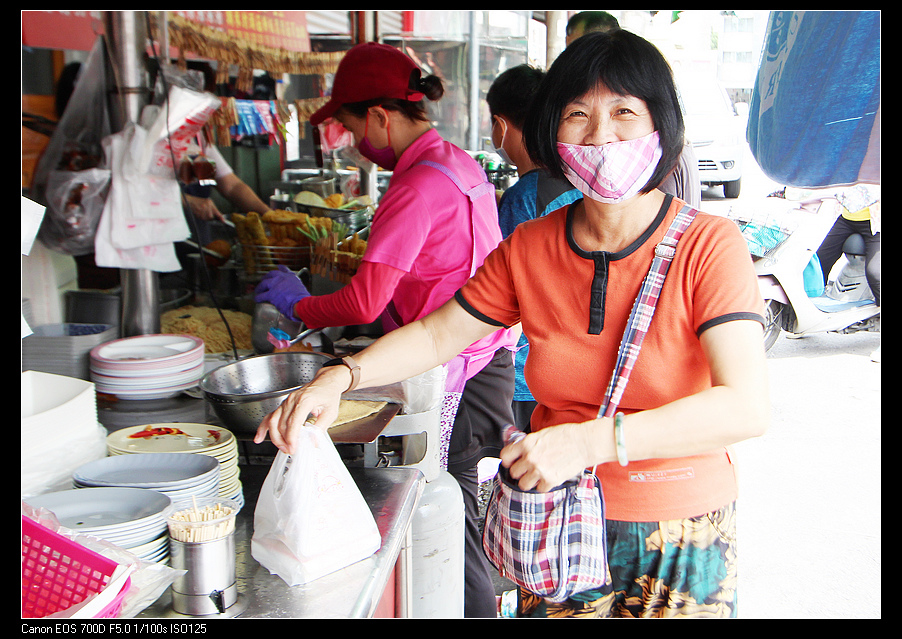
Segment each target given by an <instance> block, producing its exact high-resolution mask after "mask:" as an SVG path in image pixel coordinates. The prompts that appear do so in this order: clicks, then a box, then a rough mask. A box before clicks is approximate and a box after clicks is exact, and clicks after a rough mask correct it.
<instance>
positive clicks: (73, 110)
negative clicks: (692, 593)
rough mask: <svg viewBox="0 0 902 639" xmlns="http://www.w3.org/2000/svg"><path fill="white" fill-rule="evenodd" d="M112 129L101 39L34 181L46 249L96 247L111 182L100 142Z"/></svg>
mask: <svg viewBox="0 0 902 639" xmlns="http://www.w3.org/2000/svg"><path fill="white" fill-rule="evenodd" d="M110 133H111V128H110V118H109V109H108V107H107V53H106V49H105V48H104V44H103V39H102V38H97V41H96V42H95V44H94V48H93V49H92V50H91V53H90V54H89V55H88V59H87V60H86V61H85V63H84V64H83V65H82V67H81V70H80V71H79V74H78V82H77V83H76V85H75V88H74V90H73V91H72V96H71V97H70V98H69V102H68V103H67V105H66V109H65V111H64V112H63V114H62V116H61V117H60V121H59V122H58V123H57V125H56V129H55V130H54V132H53V135H52V136H51V137H50V141H49V142H48V143H47V147H46V148H45V149H44V153H43V154H42V155H41V157H40V159H39V160H38V163H37V166H36V167H35V175H34V179H33V180H32V184H31V195H30V197H31V199H33V200H34V201H35V202H38V203H40V204H43V205H44V206H46V207H47V212H46V215H44V220H43V222H42V224H41V228H40V231H39V233H38V238H39V239H40V240H41V242H42V243H43V244H44V245H45V246H47V247H48V248H50V249H53V250H54V251H57V252H59V253H63V254H65V255H86V254H88V253H91V252H92V251H93V250H94V235H95V233H96V231H97V226H98V224H99V222H100V215H101V211H102V210H103V202H104V198H105V196H106V190H107V187H108V186H109V181H110V172H109V171H108V170H106V166H105V165H104V162H103V151H102V148H101V141H102V140H103V139H104V138H105V137H106V136H108V135H109V134H110Z"/></svg>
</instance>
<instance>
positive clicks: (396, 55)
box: [310, 42, 424, 126]
mask: <svg viewBox="0 0 902 639" xmlns="http://www.w3.org/2000/svg"><path fill="white" fill-rule="evenodd" d="M413 72H416V74H417V75H416V77H417V78H419V76H420V68H419V67H418V66H417V65H416V64H415V63H414V61H413V60H411V59H410V58H409V57H408V56H406V55H405V54H403V53H402V52H400V51H398V50H397V49H395V48H394V47H391V46H389V45H387V44H379V43H378V42H364V43H363V44H358V45H357V46H355V47H354V48H353V49H351V50H350V51H348V52H347V53H346V54H345V55H344V57H343V58H342V59H341V62H340V63H339V64H338V70H337V71H336V72H335V79H334V80H333V81H332V97H331V98H330V99H329V101H328V102H326V104H325V105H324V106H323V107H322V108H321V109H319V110H318V111H316V113H314V114H313V115H311V116H310V124H312V125H313V126H317V125H318V124H320V123H322V122H323V121H324V120H326V119H327V118H331V117H332V115H333V114H334V113H335V112H336V111H338V109H339V108H341V107H342V106H343V105H345V104H353V103H354V102H364V101H366V100H375V99H378V98H394V99H399V100H410V101H411V102H418V101H419V100H422V99H423V97H424V95H423V94H422V93H420V92H419V91H415V90H413V89H411V88H410V78H411V74H412V73H413Z"/></svg>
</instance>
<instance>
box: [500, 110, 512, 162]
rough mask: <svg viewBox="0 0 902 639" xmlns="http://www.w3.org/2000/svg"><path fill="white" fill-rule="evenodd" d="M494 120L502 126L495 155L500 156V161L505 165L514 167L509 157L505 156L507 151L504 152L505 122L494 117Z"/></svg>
mask: <svg viewBox="0 0 902 639" xmlns="http://www.w3.org/2000/svg"><path fill="white" fill-rule="evenodd" d="M495 120H497V121H498V122H500V123H501V124H502V125H503V126H504V129H502V131H501V142H499V143H498V146H497V147H495V153H497V154H498V155H500V156H501V161H502V162H504V163H505V164H510V165H511V166H515V165H514V163H513V161H512V160H511V157H510V156H509V155H508V154H507V151H505V150H504V136H505V135H507V122H505V121H504V120H502V119H501V118H499V117H497V116H496V117H495Z"/></svg>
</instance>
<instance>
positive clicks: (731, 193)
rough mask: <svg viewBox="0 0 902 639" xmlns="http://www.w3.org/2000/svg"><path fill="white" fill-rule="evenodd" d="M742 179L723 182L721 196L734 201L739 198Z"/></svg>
mask: <svg viewBox="0 0 902 639" xmlns="http://www.w3.org/2000/svg"><path fill="white" fill-rule="evenodd" d="M740 182H742V179H741V178H740V179H739V180H733V181H732V182H724V183H723V196H724V197H725V198H728V199H731V200H735V199H736V198H737V197H739V187H740Z"/></svg>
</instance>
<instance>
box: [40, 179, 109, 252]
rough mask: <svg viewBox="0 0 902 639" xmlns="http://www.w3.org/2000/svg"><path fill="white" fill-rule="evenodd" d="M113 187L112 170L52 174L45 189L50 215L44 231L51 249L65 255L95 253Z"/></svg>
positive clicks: (42, 233) (44, 239) (45, 240)
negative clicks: (105, 207)
mask: <svg viewBox="0 0 902 639" xmlns="http://www.w3.org/2000/svg"><path fill="white" fill-rule="evenodd" d="M109 186H110V171H109V170H107V169H101V168H93V169H87V170H86V171H51V172H50V174H49V175H48V176H47V183H46V186H45V201H46V202H47V211H48V215H47V216H46V217H45V221H44V223H43V225H42V228H41V240H42V241H43V242H44V244H45V245H46V246H47V248H50V249H53V250H54V251H57V252H59V253H63V254H65V255H87V254H88V253H93V252H94V236H95V234H96V233H97V225H98V224H100V215H101V214H102V213H103V205H104V202H105V200H106V196H107V193H108V191H109Z"/></svg>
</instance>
